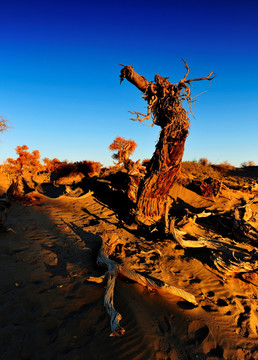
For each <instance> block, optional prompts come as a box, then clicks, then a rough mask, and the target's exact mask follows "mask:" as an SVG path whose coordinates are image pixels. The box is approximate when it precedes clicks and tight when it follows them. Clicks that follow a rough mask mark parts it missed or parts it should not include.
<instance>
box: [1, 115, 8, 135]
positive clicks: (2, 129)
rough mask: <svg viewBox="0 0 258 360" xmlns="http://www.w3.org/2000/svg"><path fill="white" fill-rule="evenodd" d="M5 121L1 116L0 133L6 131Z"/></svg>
mask: <svg viewBox="0 0 258 360" xmlns="http://www.w3.org/2000/svg"><path fill="white" fill-rule="evenodd" d="M7 128H8V125H7V120H5V119H4V118H3V117H2V116H0V132H2V131H5V130H7Z"/></svg>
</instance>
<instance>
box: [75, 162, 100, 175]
mask: <svg viewBox="0 0 258 360" xmlns="http://www.w3.org/2000/svg"><path fill="white" fill-rule="evenodd" d="M76 166H77V171H78V172H81V173H82V174H83V175H89V176H95V175H97V176H98V175H99V174H100V171H101V169H102V166H103V165H102V164H101V163H100V162H98V161H89V160H84V161H80V162H76Z"/></svg>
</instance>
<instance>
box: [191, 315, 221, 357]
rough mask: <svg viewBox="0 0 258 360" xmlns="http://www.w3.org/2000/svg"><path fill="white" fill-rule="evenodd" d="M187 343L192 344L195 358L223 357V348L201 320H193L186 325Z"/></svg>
mask: <svg viewBox="0 0 258 360" xmlns="http://www.w3.org/2000/svg"><path fill="white" fill-rule="evenodd" d="M188 337H189V341H188V345H190V346H194V348H195V349H197V351H198V353H195V358H196V359H206V358H207V357H218V358H223V352H224V351H223V348H222V347H220V346H219V345H218V344H217V342H216V340H215V339H214V337H213V335H212V333H211V331H210V329H209V327H208V326H207V324H205V322H203V321H201V320H194V321H192V322H191V323H190V324H189V326H188Z"/></svg>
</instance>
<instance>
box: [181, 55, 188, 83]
mask: <svg viewBox="0 0 258 360" xmlns="http://www.w3.org/2000/svg"><path fill="white" fill-rule="evenodd" d="M182 60H183V62H184V63H185V68H186V74H185V76H184V77H183V79H182V80H181V81H180V82H185V81H186V78H187V75H188V74H189V66H188V65H187V62H186V61H185V60H184V59H183V58H182Z"/></svg>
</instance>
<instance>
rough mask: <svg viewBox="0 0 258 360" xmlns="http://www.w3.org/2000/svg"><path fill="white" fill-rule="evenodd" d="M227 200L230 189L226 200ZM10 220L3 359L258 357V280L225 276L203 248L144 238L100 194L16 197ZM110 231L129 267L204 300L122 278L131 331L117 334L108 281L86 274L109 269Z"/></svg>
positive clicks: (119, 298) (120, 300)
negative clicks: (37, 199)
mask: <svg viewBox="0 0 258 360" xmlns="http://www.w3.org/2000/svg"><path fill="white" fill-rule="evenodd" d="M179 195H180V194H179ZM185 196H187V194H186V193H185V192H184V193H183V194H181V198H182V199H184V197H185ZM232 199H233V198H232ZM194 200H195V202H196V203H194V204H195V206H200V207H202V206H203V205H205V204H203V203H202V202H200V197H199V198H198V197H196V198H195V199H194ZM182 201H183V200H182ZM198 201H199V202H198ZM205 201H206V200H205ZM231 201H238V199H237V196H235V198H234V200H231ZM227 204H228V200H225V197H224V198H221V203H220V204H219V205H218V207H219V206H223V207H224V208H225V207H226V206H227ZM208 206H210V207H212V206H214V204H213V203H206V207H208ZM7 226H8V227H10V228H11V229H13V230H14V232H13V231H8V232H4V231H2V232H0V294H1V295H0V311H1V317H0V353H1V356H0V357H1V359H3V360H16V359H17V360H18V359H29V360H34V359H44V360H46V359H48V360H51V359H53V360H54V359H69V360H71V359H72V360H75V359H78V360H81V359H89V360H94V359H96V360H97V359H98V360H100V359H103V360H109V359H112V360H115V359H124V360H129V359H130V360H132V359H134V360H144V359H146V360H147V359H148V360H149V359H150V360H151V359H153V360H154V359H160V360H163V359H164V360H166V359H171V360H177V359H180V360H181V359H190V360H191V359H199V360H201V359H209V360H214V359H226V360H238V359H249V360H251V359H258V355H257V354H258V300H257V299H258V288H257V286H256V285H255V284H252V283H249V282H245V281H243V280H240V279H238V278H227V279H225V278H223V277H222V276H221V275H220V274H219V273H218V272H216V271H212V269H211V268H210V267H209V265H208V264H205V263H203V262H202V260H201V251H200V250H199V253H198V256H194V255H193V254H190V253H189V252H187V251H186V250H184V249H182V248H180V246H178V245H177V244H176V243H175V242H174V241H172V240H171V239H166V238H164V239H162V241H159V240H153V239H152V238H148V237H145V238H140V237H137V236H136V235H137V233H136V227H135V226H134V225H131V226H129V225H126V224H125V223H124V222H122V221H121V220H119V218H118V217H117V215H116V214H115V213H114V212H113V210H111V209H110V208H108V207H107V206H106V205H105V204H103V203H101V202H100V201H99V200H97V199H96V198H95V197H94V196H90V197H87V198H83V197H82V198H76V199H75V198H72V197H66V196H61V197H59V198H49V197H46V196H44V197H43V199H42V201H41V203H40V205H37V206H36V205H33V206H25V205H23V204H21V203H15V204H13V205H12V206H11V207H10V209H9V213H8V221H7ZM104 230H105V231H107V232H108V233H109V235H110V236H115V237H118V238H121V239H123V241H124V242H126V244H127V247H126V253H127V257H126V260H125V264H126V266H128V267H130V268H132V269H136V270H138V271H140V272H142V273H144V274H148V275H150V276H153V277H155V278H158V279H162V280H164V281H166V282H168V283H170V284H172V285H175V286H179V287H181V288H183V289H184V290H187V291H189V292H191V293H192V294H194V295H195V296H196V299H197V301H198V306H194V305H192V304H190V303H187V302H186V301H184V300H182V299H180V298H178V297H176V296H172V295H170V296H168V295H167V294H152V293H150V292H148V291H147V290H146V289H144V288H143V287H141V286H139V285H137V284H135V283H132V282H130V281H128V280H126V279H119V280H118V281H117V283H116V288H115V307H116V309H117V310H118V311H119V312H120V313H121V314H122V316H123V318H122V321H121V325H122V326H123V327H124V328H125V330H126V332H125V335H124V336H122V337H110V336H109V335H110V324H109V317H108V315H107V314H106V311H105V309H104V306H103V298H104V292H105V287H104V285H103V284H95V283H91V282H88V281H87V277H88V276H100V275H102V274H104V272H105V270H104V269H100V268H98V267H97V266H96V265H95V264H96V256H97V252H98V249H99V247H100V244H101V237H102V234H103V231H104ZM153 249H155V250H157V249H158V250H159V251H156V252H154V253H153V252H150V250H153ZM196 251H197V250H196Z"/></svg>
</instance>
